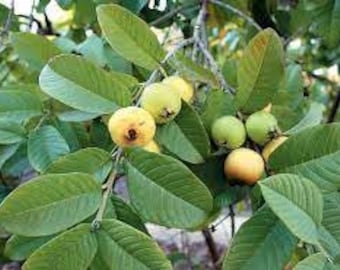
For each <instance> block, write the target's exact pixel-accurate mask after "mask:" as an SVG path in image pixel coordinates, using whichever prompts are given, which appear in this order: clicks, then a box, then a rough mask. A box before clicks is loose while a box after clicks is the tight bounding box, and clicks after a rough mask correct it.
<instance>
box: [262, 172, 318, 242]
mask: <svg viewBox="0 0 340 270" xmlns="http://www.w3.org/2000/svg"><path fill="white" fill-rule="evenodd" d="M259 184H260V187H261V190H262V195H263V197H264V199H265V200H266V202H267V204H268V205H269V207H270V208H271V209H272V210H273V212H274V213H275V214H276V215H277V216H278V217H279V218H280V219H281V221H282V222H283V223H284V224H285V225H286V226H287V227H288V228H289V230H290V231H291V232H292V233H294V234H295V235H296V236H297V237H299V238H300V239H301V240H303V241H305V242H307V243H312V244H317V243H318V227H319V226H320V225H321V220H322V210H323V200H322V195H321V192H320V190H319V189H318V187H317V186H316V185H315V184H313V182H311V181H309V180H308V179H306V178H303V177H301V176H297V175H294V174H278V175H275V176H271V177H269V178H267V179H265V180H263V181H260V182H259Z"/></svg>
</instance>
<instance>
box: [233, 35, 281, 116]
mask: <svg viewBox="0 0 340 270" xmlns="http://www.w3.org/2000/svg"><path fill="white" fill-rule="evenodd" d="M283 54H284V53H283V47H282V43H281V40H280V37H279V36H278V35H277V34H276V33H275V31H274V30H272V29H270V28H268V29H266V30H263V31H261V32H260V33H259V34H257V35H256V36H255V37H254V38H253V39H252V40H251V41H250V42H249V44H248V46H247V48H246V49H245V51H244V54H243V56H242V58H241V60H240V62H239V64H238V72H237V80H238V85H239V88H238V89H237V92H236V97H235V104H236V106H237V108H238V109H239V110H241V111H242V112H245V113H252V112H255V111H258V110H260V109H262V108H264V107H265V106H266V105H267V104H268V103H270V102H271V100H272V98H273V96H274V95H275V93H276V92H277V91H278V89H279V85H280V81H281V79H282V78H283V74H284V61H283V58H284V57H283Z"/></svg>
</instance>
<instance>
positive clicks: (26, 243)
mask: <svg viewBox="0 0 340 270" xmlns="http://www.w3.org/2000/svg"><path fill="white" fill-rule="evenodd" d="M54 236H55V235H48V236H41V237H25V236H20V235H12V236H11V238H10V239H8V240H7V242H6V247H5V251H4V254H5V255H6V257H8V258H9V259H11V260H13V261H23V260H25V259H27V258H28V257H29V256H30V255H31V254H32V253H33V252H34V251H35V250H37V249H38V248H39V247H41V246H42V245H44V244H45V243H47V242H48V241H50V240H51V239H52V238H53V237H54Z"/></svg>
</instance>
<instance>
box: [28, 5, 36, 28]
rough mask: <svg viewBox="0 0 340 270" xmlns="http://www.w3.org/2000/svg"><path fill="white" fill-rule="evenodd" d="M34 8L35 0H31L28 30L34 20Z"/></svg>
mask: <svg viewBox="0 0 340 270" xmlns="http://www.w3.org/2000/svg"><path fill="white" fill-rule="evenodd" d="M34 8H35V0H33V1H32V6H31V13H30V16H29V22H28V30H31V29H32V25H33V21H34V17H33V12H34Z"/></svg>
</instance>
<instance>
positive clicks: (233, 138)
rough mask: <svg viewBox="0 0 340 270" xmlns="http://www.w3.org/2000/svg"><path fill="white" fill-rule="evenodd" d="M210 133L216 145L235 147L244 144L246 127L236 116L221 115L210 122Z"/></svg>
mask: <svg viewBox="0 0 340 270" xmlns="http://www.w3.org/2000/svg"><path fill="white" fill-rule="evenodd" d="M211 135H212V138H213V140H214V142H215V143H216V144H217V145H220V146H225V147H227V148H229V149H235V148H238V147H240V146H241V145H242V144H244V142H245V140H246V129H245V127H244V125H243V123H242V121H240V120H239V119H237V118H236V117H234V116H223V117H221V118H218V119H217V120H215V121H214V123H213V124H212V127H211Z"/></svg>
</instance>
